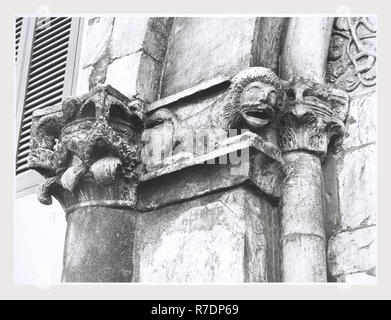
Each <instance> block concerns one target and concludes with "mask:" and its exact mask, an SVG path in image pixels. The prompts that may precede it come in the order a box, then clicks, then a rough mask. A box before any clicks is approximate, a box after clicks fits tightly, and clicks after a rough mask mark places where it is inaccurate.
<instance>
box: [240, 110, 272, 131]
mask: <svg viewBox="0 0 391 320" xmlns="http://www.w3.org/2000/svg"><path fill="white" fill-rule="evenodd" d="M241 113H242V117H243V120H244V121H245V123H247V125H248V126H250V127H251V128H254V129H259V128H261V127H263V126H265V125H266V124H268V123H269V122H270V120H271V118H272V117H273V114H274V110H273V108H272V107H271V106H269V105H267V104H260V105H256V106H249V107H247V108H244V109H243V110H241Z"/></svg>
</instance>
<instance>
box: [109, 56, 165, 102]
mask: <svg viewBox="0 0 391 320" xmlns="http://www.w3.org/2000/svg"><path fill="white" fill-rule="evenodd" d="M160 72H161V65H160V63H158V62H157V61H155V60H153V59H152V58H150V57H149V56H148V55H146V54H144V53H143V52H142V51H139V52H137V53H134V54H131V55H127V56H124V57H122V58H118V59H115V60H114V61H113V62H111V63H110V64H109V65H108V67H107V74H106V80H105V83H106V84H110V85H112V86H114V87H116V88H118V89H119V90H120V91H121V92H123V93H124V94H125V95H126V96H127V97H132V96H133V95H136V94H139V97H140V99H142V100H143V101H145V102H150V101H153V100H154V99H156V96H157V93H158V87H159V76H160Z"/></svg>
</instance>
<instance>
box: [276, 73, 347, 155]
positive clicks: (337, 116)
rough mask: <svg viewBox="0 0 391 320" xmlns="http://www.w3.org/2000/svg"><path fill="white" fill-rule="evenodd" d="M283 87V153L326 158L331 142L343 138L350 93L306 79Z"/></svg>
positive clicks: (281, 144) (281, 141) (281, 127)
mask: <svg viewBox="0 0 391 320" xmlns="http://www.w3.org/2000/svg"><path fill="white" fill-rule="evenodd" d="M284 87H285V93H286V95H287V100H286V106H285V110H284V112H283V114H282V116H281V126H280V146H281V148H282V151H283V152H286V151H293V150H306V151H311V152H315V153H317V154H320V155H323V154H325V153H326V152H327V147H328V144H329V142H330V141H331V140H333V139H335V138H337V137H340V136H342V134H343V130H344V121H345V119H346V116H347V110H348V103H349V97H348V95H347V93H346V92H344V91H343V90H338V89H336V88H334V87H332V86H331V85H320V84H317V83H314V82H312V81H309V80H305V79H296V80H294V81H292V82H290V83H285V84H284Z"/></svg>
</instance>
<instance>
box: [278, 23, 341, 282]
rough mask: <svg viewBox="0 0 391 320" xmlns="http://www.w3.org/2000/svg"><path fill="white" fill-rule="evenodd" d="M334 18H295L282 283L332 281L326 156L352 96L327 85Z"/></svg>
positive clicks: (283, 141)
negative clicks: (326, 210) (324, 169)
mask: <svg viewBox="0 0 391 320" xmlns="http://www.w3.org/2000/svg"><path fill="white" fill-rule="evenodd" d="M332 23H333V19H332V18H292V19H291V20H290V22H289V25H288V28H287V33H286V38H285V43H284V47H283V52H282V57H281V58H282V59H281V70H280V71H281V78H282V79H283V80H285V81H286V83H285V93H286V106H285V110H284V112H283V114H282V116H281V127H280V146H281V150H282V152H283V155H284V161H285V173H286V179H285V183H284V187H283V196H282V201H281V214H282V220H281V229H282V230H281V241H282V267H281V268H282V281H285V282H326V281H327V271H326V239H325V231H324V222H323V220H324V217H323V193H324V186H323V175H322V168H321V160H322V157H323V156H324V155H325V154H326V153H327V148H328V145H329V143H330V142H331V141H332V140H334V139H335V138H336V137H338V136H340V135H341V134H342V133H343V129H344V123H343V121H344V120H345V118H346V113H347V105H348V103H347V102H348V96H347V94H346V93H345V92H343V91H341V90H337V89H335V88H332V87H330V86H328V85H325V83H324V76H325V71H326V69H325V68H326V62H327V53H328V46H329V42H330V36H331V29H332Z"/></svg>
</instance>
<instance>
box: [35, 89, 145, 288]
mask: <svg viewBox="0 0 391 320" xmlns="http://www.w3.org/2000/svg"><path fill="white" fill-rule="evenodd" d="M142 119H143V113H142V101H141V100H138V99H136V98H134V99H128V98H126V97H125V96H124V95H122V94H121V93H119V92H118V91H117V90H115V89H113V88H112V87H110V86H97V87H95V88H93V89H92V90H91V91H90V92H89V93H87V94H85V95H82V96H79V97H75V98H69V99H66V100H65V101H64V102H63V103H62V104H61V105H57V106H53V107H48V108H46V109H43V110H39V111H38V112H36V113H34V115H33V126H32V132H31V138H32V143H31V153H30V155H29V166H30V168H32V169H35V170H37V171H38V172H40V173H41V174H42V175H44V176H45V177H46V178H47V179H46V180H45V181H44V182H43V183H42V184H41V185H40V186H39V188H38V199H39V200H40V202H41V203H43V204H51V202H52V198H51V197H52V196H54V197H55V198H56V199H57V200H58V201H59V202H60V203H61V205H62V206H63V208H64V210H65V212H66V214H67V223H68V225H67V232H66V239H65V250H64V265H63V276H62V280H63V281H66V282H68V281H70V282H84V281H88V282H105V281H106V282H117V281H119V282H128V281H132V278H133V266H132V254H133V253H132V248H133V238H134V229H135V226H134V225H135V207H136V200H137V199H136V186H137V183H138V178H139V164H140V156H139V153H140V148H141V145H140V137H141V131H142V129H143V120H142Z"/></svg>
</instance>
